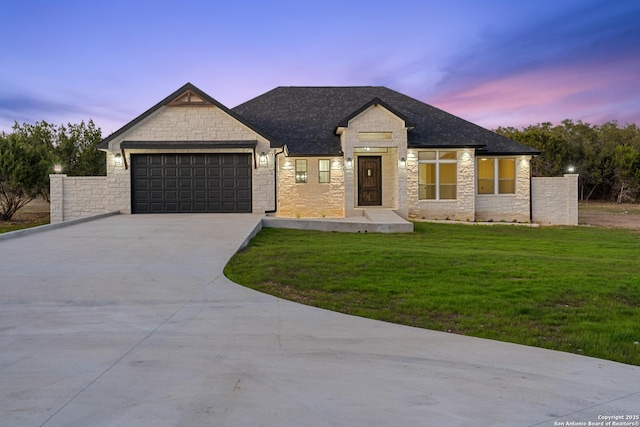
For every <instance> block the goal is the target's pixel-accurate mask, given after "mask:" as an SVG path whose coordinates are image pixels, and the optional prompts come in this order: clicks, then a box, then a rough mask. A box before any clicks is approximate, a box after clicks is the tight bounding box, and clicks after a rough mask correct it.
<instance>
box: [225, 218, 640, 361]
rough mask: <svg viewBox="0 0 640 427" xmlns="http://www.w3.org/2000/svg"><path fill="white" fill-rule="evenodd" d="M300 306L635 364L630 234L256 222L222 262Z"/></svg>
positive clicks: (636, 317) (639, 303)
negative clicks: (383, 229) (267, 225)
mask: <svg viewBox="0 0 640 427" xmlns="http://www.w3.org/2000/svg"><path fill="white" fill-rule="evenodd" d="M225 274H226V275H227V276H228V277H229V278H230V279H231V280H233V281H235V282H237V283H240V284H243V285H245V286H248V287H251V288H254V289H257V290H259V291H262V292H266V293H270V294H273V295H277V296H279V297H282V298H286V299H290V300H294V301H298V302H302V303H304V304H309V305H314V306H318V307H323V308H327V309H330V310H335V311H340V312H344V313H348V314H353V315H357V316H364V317H370V318H373V319H379V320H384V321H388V322H394V323H401V324H406V325H411V326H417V327H421V328H428V329H434V330H439V331H447V332H452V333H459V334H464V335H471V336H476V337H482V338H490V339H496V340H501V341H510V342H515V343H520V344H526V345H532V346H538V347H544V348H550V349H556V350H561V351H567V352H573V353H579V354H584V355H589V356H593V357H599V358H603V359H609V360H615V361H619V362H623V363H629V364H634V365H640V344H639V342H640V310H639V308H640V234H639V233H638V232H636V231H630V230H619V229H615V230H614V229H605V228H588V227H566V228H564V227H563V228H557V227H551V228H528V227H517V226H500V225H496V226H467V225H450V224H427V223H416V224H415V232H414V233H412V234H350V233H323V232H312V231H300V230H285V229H263V230H262V231H261V232H260V233H259V234H258V235H257V236H256V237H255V238H254V239H253V240H252V241H251V243H250V245H249V247H248V248H246V249H245V250H243V251H241V252H240V253H238V254H237V255H235V256H234V257H233V259H232V260H231V261H230V262H229V264H228V265H227V267H226V268H225Z"/></svg>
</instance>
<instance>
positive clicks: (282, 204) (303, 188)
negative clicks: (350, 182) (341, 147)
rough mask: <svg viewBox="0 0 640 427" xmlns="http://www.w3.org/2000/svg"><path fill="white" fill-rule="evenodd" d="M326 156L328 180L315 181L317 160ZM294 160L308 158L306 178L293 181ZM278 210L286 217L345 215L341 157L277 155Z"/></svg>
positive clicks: (339, 216)
mask: <svg viewBox="0 0 640 427" xmlns="http://www.w3.org/2000/svg"><path fill="white" fill-rule="evenodd" d="M321 159H322V160H325V159H327V160H329V161H330V165H331V173H330V182H329V183H322V184H321V183H319V182H318V160H321ZM296 160H306V161H307V182H306V183H296V176H295V174H296V170H295V169H296V166H295V163H296ZM279 163H280V170H279V171H278V212H277V215H278V216H280V217H285V218H323V217H324V218H342V217H344V214H345V213H344V169H343V161H342V157H279Z"/></svg>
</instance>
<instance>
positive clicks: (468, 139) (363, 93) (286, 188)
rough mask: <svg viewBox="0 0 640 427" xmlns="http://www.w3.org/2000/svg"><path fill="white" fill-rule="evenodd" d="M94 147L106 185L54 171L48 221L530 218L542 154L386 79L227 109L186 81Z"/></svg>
mask: <svg viewBox="0 0 640 427" xmlns="http://www.w3.org/2000/svg"><path fill="white" fill-rule="evenodd" d="M99 148H100V149H102V150H104V151H105V152H106V153H107V176H106V178H101V179H102V181H98V180H95V182H93V181H90V180H81V179H75V180H73V181H71V179H72V178H70V177H65V176H62V177H59V176H56V175H51V177H52V183H51V186H52V187H51V193H52V199H56V200H60V203H59V204H58V203H52V222H56V221H63V220H66V219H69V218H72V217H78V216H82V215H83V214H87V213H95V212H112V211H120V212H122V213H133V214H143V213H195V212H216V213H224V212H253V213H267V214H271V215H275V216H278V217H291V218H343V217H350V216H357V215H362V212H363V211H364V210H365V209H386V210H392V211H394V212H396V213H397V214H398V215H400V216H401V217H403V218H425V219H451V220H460V221H478V220H491V221H509V222H513V221H515V222H530V221H531V220H532V213H533V212H534V211H535V209H534V208H533V206H532V179H531V177H530V161H531V159H532V157H533V156H535V155H536V154H539V153H538V152H537V151H536V150H534V149H531V148H529V147H526V146H523V145H521V144H519V143H517V142H515V141H512V140H510V139H508V138H505V137H503V136H500V135H498V134H496V133H494V132H491V131H489V130H486V129H483V128H481V127H479V126H477V125H474V124H473V123H470V122H467V121H465V120H463V119H461V118H458V117H455V116H453V115H451V114H448V113H446V112H444V111H442V110H439V109H437V108H435V107H432V106H430V105H427V104H425V103H423V102H421V101H418V100H416V99H414V98H411V97H409V96H406V95H403V94H401V93H399V92H396V91H393V90H391V89H388V88H385V87H372V86H363V87H278V88H275V89H273V90H271V91H269V92H267V93H265V94H263V95H260V96H258V97H256V98H254V99H252V100H250V101H247V102H245V103H243V104H241V105H239V106H237V107H235V108H232V109H229V108H227V107H226V106H224V105H222V104H221V103H219V102H218V101H216V100H215V99H214V98H212V97H211V96H209V95H208V94H206V93H204V92H203V91H201V90H200V89H198V88H197V87H196V86H194V85H192V84H190V83H187V84H186V85H184V86H182V87H181V88H179V89H178V90H176V91H175V92H173V93H172V94H170V95H169V96H167V97H166V98H165V99H163V100H162V101H160V102H159V103H158V104H156V105H155V106H153V107H151V108H150V109H149V110H147V111H146V112H144V113H143V114H141V115H140V116H139V117H137V118H135V119H134V120H132V121H131V122H130V123H128V124H127V125H125V126H124V127H122V128H121V129H119V130H118V131H116V132H114V133H113V134H111V135H109V136H108V137H106V138H105V139H104V140H103V141H102V142H101V143H100V145H99ZM565 178H567V177H565ZM576 182H577V178H576ZM555 187H558V182H552V183H546V184H545V185H544V188H543V189H542V190H540V191H538V193H540V194H541V195H542V197H543V198H547V196H546V193H548V192H552V193H554V194H555V193H557V191H556V190H555V189H554V188H555ZM568 187H571V185H569V186H568ZM69 188H70V190H69ZM576 188H577V184H576ZM534 191H536V190H535V189H534ZM568 197H569V199H571V197H572V195H571V194H569V196H568ZM560 198H561V199H562V200H564V198H566V197H565V195H564V194H561V195H560ZM555 204H557V203H556V202H554V203H553V205H555ZM576 204H577V197H576ZM59 205H60V206H59ZM543 210H547V208H545V209H543ZM561 210H563V213H561V215H565V214H566V212H564V211H566V209H564V208H562V209H561ZM54 216H55V218H54ZM545 221H546V220H545ZM562 221H564V219H561V220H559V221H556V220H555V219H552V220H550V221H549V223H556V222H557V223H562ZM571 221H572V220H571ZM576 223H577V208H576Z"/></svg>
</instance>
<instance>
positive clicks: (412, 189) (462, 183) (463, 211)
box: [406, 149, 476, 221]
mask: <svg viewBox="0 0 640 427" xmlns="http://www.w3.org/2000/svg"><path fill="white" fill-rule="evenodd" d="M418 151H421V150H413V149H412V150H409V153H408V158H407V172H406V173H407V181H408V182H407V193H408V196H407V198H408V203H409V216H410V217H413V218H418V219H447V218H448V219H451V220H456V221H473V220H474V219H475V188H476V187H475V166H474V161H475V159H474V157H473V150H472V149H464V150H458V156H457V159H458V164H457V169H458V177H457V191H456V195H457V198H456V200H420V199H419V173H418V168H419V166H418V165H419V162H418ZM422 151H424V150H422Z"/></svg>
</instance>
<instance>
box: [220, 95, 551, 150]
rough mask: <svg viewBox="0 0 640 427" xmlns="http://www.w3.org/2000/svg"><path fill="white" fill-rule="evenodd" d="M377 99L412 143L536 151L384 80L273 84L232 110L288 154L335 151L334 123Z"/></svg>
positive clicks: (338, 148)
mask: <svg viewBox="0 0 640 427" xmlns="http://www.w3.org/2000/svg"><path fill="white" fill-rule="evenodd" d="M372 102H373V103H376V102H380V103H381V104H382V105H383V106H385V107H386V108H391V109H392V112H393V113H394V114H397V115H399V116H400V117H401V118H402V119H404V120H405V123H406V124H407V127H409V128H410V130H409V131H408V144H409V147H412V148H420V147H423V148H464V147H471V148H476V149H477V150H478V154H479V155H484V154H487V155H488V154H493V155H496V154H502V155H509V154H529V155H533V154H539V152H537V151H536V150H534V149H532V148H529V147H526V146H524V145H522V144H519V143H517V142H515V141H512V140H510V139H508V138H506V137H503V136H501V135H498V134H496V133H495V132H491V131H489V130H487V129H484V128H482V127H480V126H477V125H475V124H473V123H470V122H468V121H466V120H463V119H461V118H459V117H456V116H454V115H451V114H449V113H447V112H445V111H442V110H440V109H438V108H435V107H433V106H431V105H428V104H425V103H424V102H421V101H418V100H417V99H414V98H411V97H409V96H406V95H403V94H401V93H399V92H396V91H394V90H391V89H388V88H386V87H383V86H349V87H277V88H275V89H273V90H271V91H269V92H267V93H265V94H263V95H260V96H258V97H256V98H254V99H252V100H250V101H247V102H245V103H243V104H241V105H238V106H237V107H235V108H232V111H234V112H235V113H237V114H239V115H241V116H242V117H244V118H245V119H246V120H247V121H249V122H250V123H252V124H253V125H254V126H256V127H257V128H259V129H261V130H262V131H264V132H265V133H266V134H268V135H270V136H271V137H272V138H274V139H275V141H274V140H272V146H276V147H280V146H283V145H286V146H287V148H288V150H289V153H290V154H292V155H339V154H340V138H339V136H338V135H336V133H335V131H336V128H337V127H338V126H339V125H340V123H341V122H342V121H344V119H345V118H350V117H352V115H353V114H354V113H355V112H358V111H361V109H362V108H363V107H364V106H366V105H369V104H371V103H372Z"/></svg>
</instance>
